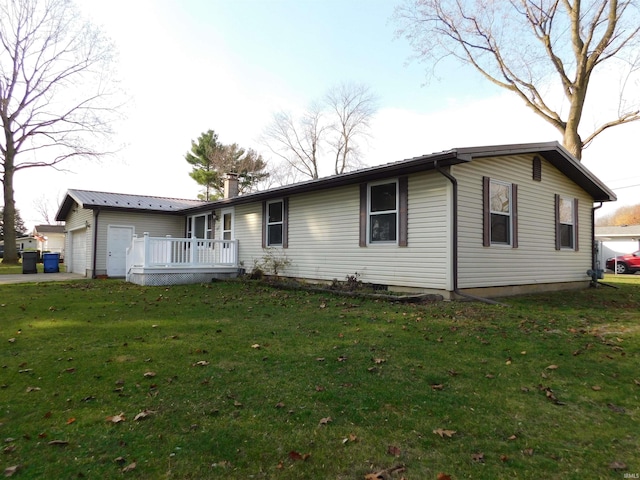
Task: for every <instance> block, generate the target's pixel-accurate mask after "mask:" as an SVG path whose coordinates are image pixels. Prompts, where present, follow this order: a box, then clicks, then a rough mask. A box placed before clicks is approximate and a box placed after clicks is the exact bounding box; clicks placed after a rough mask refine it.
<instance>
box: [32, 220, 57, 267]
mask: <svg viewBox="0 0 640 480" xmlns="http://www.w3.org/2000/svg"><path fill="white" fill-rule="evenodd" d="M64 229H65V227H64V225H36V226H35V227H33V232H32V233H31V235H32V236H33V237H34V238H35V239H36V240H37V241H38V245H37V249H38V251H39V252H40V255H42V254H43V253H47V252H49V253H57V254H59V255H60V259H61V260H63V259H64V239H65V234H64V231H65V230H64Z"/></svg>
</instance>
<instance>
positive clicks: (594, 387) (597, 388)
mask: <svg viewBox="0 0 640 480" xmlns="http://www.w3.org/2000/svg"><path fill="white" fill-rule="evenodd" d="M591 390H593V391H594V392H599V391H600V390H602V387H601V386H600V385H594V386H593V387H591Z"/></svg>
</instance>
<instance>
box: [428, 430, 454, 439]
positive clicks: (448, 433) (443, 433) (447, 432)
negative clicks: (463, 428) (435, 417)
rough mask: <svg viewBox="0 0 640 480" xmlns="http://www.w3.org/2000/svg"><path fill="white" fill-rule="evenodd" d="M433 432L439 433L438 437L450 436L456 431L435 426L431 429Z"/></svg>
mask: <svg viewBox="0 0 640 480" xmlns="http://www.w3.org/2000/svg"><path fill="white" fill-rule="evenodd" d="M433 433H435V434H436V435H440V437H442V438H444V437H445V436H446V437H449V438H451V437H452V436H453V434H455V433H456V431H455V430H445V429H442V428H436V429H435V430H434V431H433Z"/></svg>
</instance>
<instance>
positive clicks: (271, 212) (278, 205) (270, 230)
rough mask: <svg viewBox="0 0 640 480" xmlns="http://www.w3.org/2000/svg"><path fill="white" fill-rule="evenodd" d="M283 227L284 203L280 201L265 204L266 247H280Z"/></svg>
mask: <svg viewBox="0 0 640 480" xmlns="http://www.w3.org/2000/svg"><path fill="white" fill-rule="evenodd" d="M283 227H284V203H283V201H282V200H276V201H272V202H267V246H269V247H273V246H278V247H281V246H282V232H283Z"/></svg>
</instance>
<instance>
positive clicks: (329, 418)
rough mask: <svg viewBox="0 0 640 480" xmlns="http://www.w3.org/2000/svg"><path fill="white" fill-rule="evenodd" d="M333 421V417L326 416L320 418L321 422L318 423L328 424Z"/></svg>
mask: <svg viewBox="0 0 640 480" xmlns="http://www.w3.org/2000/svg"><path fill="white" fill-rule="evenodd" d="M331 422H333V419H332V418H331V417H324V418H321V419H320V422H319V423H318V425H327V424H329V423H331Z"/></svg>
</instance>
